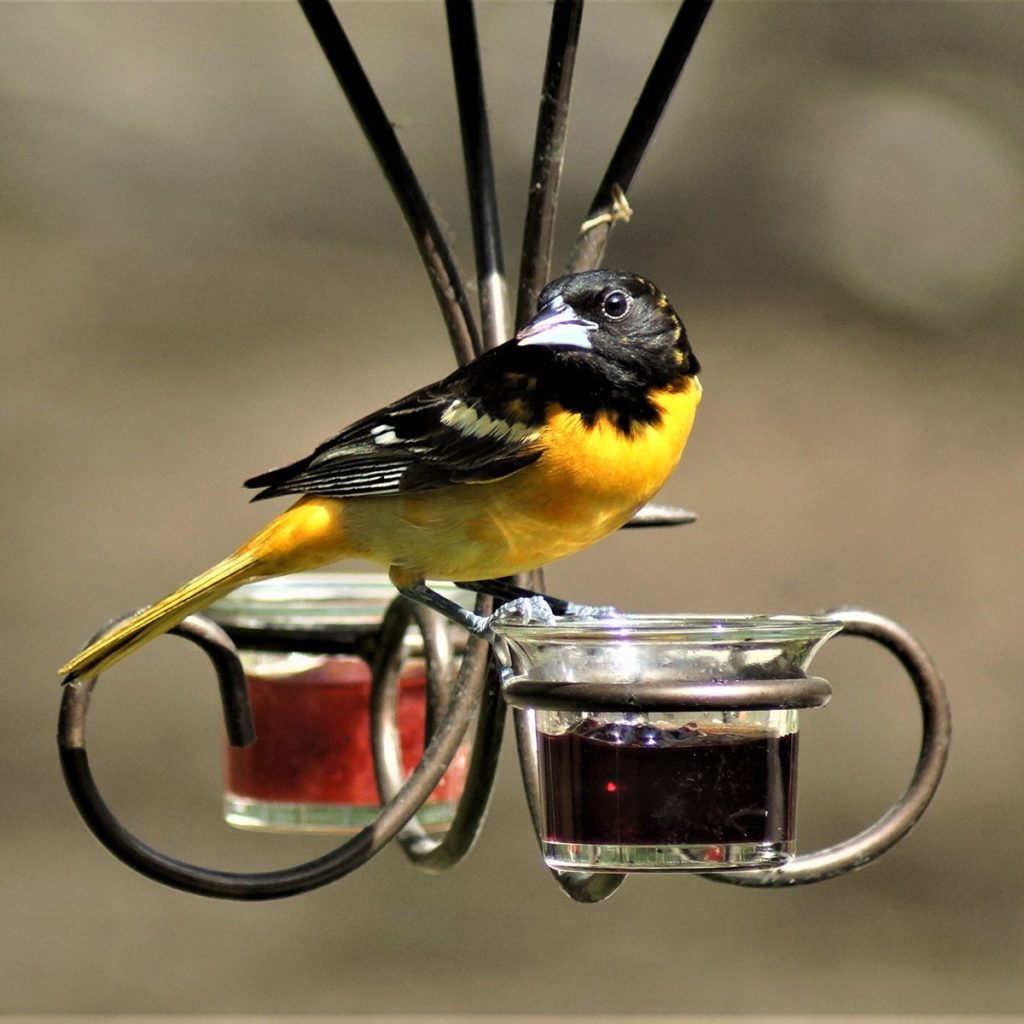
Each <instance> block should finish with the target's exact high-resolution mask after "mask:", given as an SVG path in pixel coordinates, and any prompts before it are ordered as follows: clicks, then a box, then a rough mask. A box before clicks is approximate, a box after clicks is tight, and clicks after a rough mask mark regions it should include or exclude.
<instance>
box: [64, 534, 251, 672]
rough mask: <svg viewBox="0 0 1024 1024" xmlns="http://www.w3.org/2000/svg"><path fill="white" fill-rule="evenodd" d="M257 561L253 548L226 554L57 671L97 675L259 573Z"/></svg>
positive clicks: (102, 637)
mask: <svg viewBox="0 0 1024 1024" xmlns="http://www.w3.org/2000/svg"><path fill="white" fill-rule="evenodd" d="M258 561H259V559H258V558H257V557H256V556H255V555H254V554H253V553H252V552H246V551H244V550H243V551H240V552H236V553H235V554H233V555H231V556H229V557H228V558H225V559H224V561H223V562H218V563H217V564H216V565H215V566H213V568H212V569H207V570H206V572H204V573H200V574H199V575H198V576H196V578H195V579H193V580H190V581H189V582H188V583H186V584H185V585H184V586H183V587H182V588H181V589H180V590H176V591H175V592H174V593H173V594H170V595H169V596H168V597H165V598H164V599H163V600H162V601H157V603H156V604H153V605H150V606H149V607H148V608H143V609H142V611H140V612H138V613H137V614H136V615H133V616H132V617H131V618H130V619H129V620H128V621H127V622H124V623H122V624H121V625H120V626H117V627H116V628H115V629H113V630H112V631H111V632H109V633H107V634H105V635H104V636H101V637H100V638H99V639H98V640H96V641H95V642H94V643H92V644H90V645H89V646H88V647H87V648H86V649H85V650H84V651H82V653H81V654H79V655H77V656H76V657H74V658H72V659H71V660H70V661H69V662H68V663H67V664H66V665H64V666H63V667H62V668H61V670H60V674H61V675H62V676H66V677H68V679H69V680H70V679H73V678H75V677H76V676H94V675H98V674H99V673H100V672H102V671H103V670H104V669H106V668H109V667H110V666H111V665H113V664H114V663H115V662H117V661H120V660H121V659H122V658H124V657H126V656H127V655H129V654H131V653H132V651H134V650H136V649H137V648H139V647H141V646H142V645H143V644H145V643H148V642H149V641H150V640H152V639H154V637H158V636H160V635H161V634H162V633H166V632H167V631H168V630H169V629H173V628H174V627H175V626H176V625H178V623H179V622H181V621H182V620H183V619H184V618H186V617H187V616H189V615H191V614H192V613H193V612H196V611H199V610H200V609H201V608H205V607H206V606H207V605H208V604H212V603H213V602H214V601H216V600H217V599H218V598H219V597H223V596H224V594H226V593H228V592H229V591H231V590H234V589H235V587H238V586H241V584H243V583H247V582H248V581H249V580H252V579H255V578H257V577H258V576H259V575H261V574H260V573H259V571H258V569H257V563H258Z"/></svg>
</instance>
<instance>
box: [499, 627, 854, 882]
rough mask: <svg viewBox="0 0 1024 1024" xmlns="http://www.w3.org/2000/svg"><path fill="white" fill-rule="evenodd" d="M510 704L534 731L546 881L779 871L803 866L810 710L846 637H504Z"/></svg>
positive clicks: (805, 630) (548, 632) (791, 631)
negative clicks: (799, 806)
mask: <svg viewBox="0 0 1024 1024" xmlns="http://www.w3.org/2000/svg"><path fill="white" fill-rule="evenodd" d="M495 628H496V632H497V634H498V636H499V641H498V643H497V645H496V650H497V651H498V656H499V660H500V661H501V662H502V666H503V674H504V680H503V683H504V688H505V694H506V698H507V699H508V701H509V702H510V703H512V704H514V705H517V706H519V707H521V708H524V709H526V711H527V714H528V716H529V718H530V720H531V722H532V726H533V730H534V735H535V743H536V754H537V769H538V789H539V793H540V797H541V804H542V808H541V818H542V835H541V845H542V848H543V853H544V858H545V860H546V862H547V863H548V865H549V866H551V867H555V868H564V869H594V870H614V871H644V870H658V869H669V870H685V869H691V870H699V871H710V870H715V869H725V868H728V869H734V868H738V867H751V868H753V867H773V866H778V865H780V864H783V863H785V862H787V861H788V860H789V859H790V858H791V857H792V856H793V854H794V849H795V838H796V814H795V811H796V779H797V748H798V743H797V740H798V709H799V708H801V707H813V706H819V705H821V704H824V703H825V702H826V701H827V700H828V696H829V689H828V684H827V683H825V681H824V680H821V679H815V678H813V677H809V676H807V674H806V668H807V665H808V663H809V662H810V659H811V657H812V656H813V654H814V652H815V651H816V650H817V649H818V648H819V647H820V646H821V644H822V643H824V642H825V640H827V639H828V638H829V637H830V636H832V635H833V634H834V633H836V632H838V630H839V629H840V628H841V625H840V623H838V622H834V621H832V620H828V619H822V618H809V617H796V616H617V617H614V618H609V619H595V620H582V619H571V618H564V619H561V620H558V621H556V623H555V624H553V625H543V624H536V623H530V624H517V623H509V622H501V623H498V624H497V625H496V627H495Z"/></svg>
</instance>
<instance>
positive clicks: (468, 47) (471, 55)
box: [445, 0, 508, 348]
mask: <svg viewBox="0 0 1024 1024" xmlns="http://www.w3.org/2000/svg"><path fill="white" fill-rule="evenodd" d="M445 13H446V15H447V18H448V42H449V45H450V47H451V54H452V71H453V72H454V76H455V96H456V99H457V101H458V106H459V125H460V128H461V131H462V154H463V159H464V160H465V164H466V184H467V187H468V190H469V210H470V217H471V221H472V224H473V249H474V252H475V255H476V277H477V286H478V288H479V292H480V314H481V323H482V325H483V331H482V334H483V339H482V341H483V346H484V347H485V348H494V347H495V346H497V345H500V344H501V343H502V342H503V341H506V340H507V338H508V297H507V292H506V286H505V263H504V257H503V256H502V252H501V226H500V224H499V219H498V197H497V190H496V187H495V183H494V158H493V156H492V154H491V134H490V128H489V126H488V123H487V103H486V100H485V97H484V78H483V70H482V69H481V67H480V43H479V40H478V38H477V32H476V16H475V14H474V12H473V2H472V0H447V2H446V4H445Z"/></svg>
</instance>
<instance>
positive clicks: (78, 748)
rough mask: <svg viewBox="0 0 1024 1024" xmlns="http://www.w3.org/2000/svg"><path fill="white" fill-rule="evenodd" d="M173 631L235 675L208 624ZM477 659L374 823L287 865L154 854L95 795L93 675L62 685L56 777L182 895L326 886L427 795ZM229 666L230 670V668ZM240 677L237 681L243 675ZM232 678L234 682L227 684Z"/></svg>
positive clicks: (478, 666)
mask: <svg viewBox="0 0 1024 1024" xmlns="http://www.w3.org/2000/svg"><path fill="white" fill-rule="evenodd" d="M173 632H175V633H177V634H178V635H180V636H184V637H185V638H186V639H188V640H191V641H192V642H194V643H199V644H200V646H202V647H203V650H204V651H206V653H207V654H208V655H210V656H211V659H212V660H213V661H214V667H215V669H216V671H217V677H218V680H219V681H220V682H221V685H222V692H223V688H224V686H225V680H226V677H227V676H228V675H230V674H232V673H235V672H237V673H239V674H241V666H240V663H239V662H238V656H237V653H236V652H235V649H234V646H233V645H232V643H231V641H230V640H229V639H228V638H227V636H226V634H223V632H222V631H221V630H220V628H219V627H218V626H216V625H215V624H214V623H212V622H210V621H209V620H207V619H203V618H202V617H200V616H189V618H188V619H186V620H185V622H184V623H182V625H181V627H178V628H177V629H175V630H174V631H173ZM218 634H219V635H218ZM201 638H202V639H201ZM218 648H219V651H220V652H221V653H219V654H217V655H216V656H215V655H214V653H213V652H214V651H215V650H216V649H218ZM481 648H484V649H483V650H481ZM485 664H486V648H485V647H484V645H482V644H478V645H473V646H472V647H471V648H470V649H469V650H468V651H467V654H466V657H465V658H464V660H463V667H462V671H460V674H459V678H458V681H457V682H456V685H455V687H454V688H453V690H452V694H451V699H450V701H449V703H448V707H447V710H446V712H445V714H444V716H443V718H442V719H441V721H440V722H439V723H438V726H437V730H436V731H435V733H434V735H433V736H432V738H431V740H430V743H429V744H428V745H427V749H426V750H425V751H424V754H423V758H422V759H421V760H420V763H419V764H418V765H417V766H416V768H415V769H414V770H413V772H412V774H411V775H410V776H409V778H408V779H407V780H406V782H405V784H404V785H403V786H402V787H401V788H400V789H399V790H398V792H397V793H396V794H395V797H394V799H393V800H390V801H388V802H387V803H386V804H384V805H383V806H382V807H381V809H380V813H379V814H378V815H377V817H376V818H375V819H374V821H373V822H372V823H371V824H369V825H368V826H367V827H366V828H364V829H363V830H362V831H361V832H359V833H358V834H357V835H355V836H353V837H352V838H351V839H349V840H348V841H347V842H345V843H344V844H342V845H341V846H339V847H337V848H336V849H334V850H332V851H331V852H330V853H327V854H324V855H323V856H321V857H317V858H315V859H314V860H310V861H306V862H304V863H302V864H299V865H296V866H295V867H290V868H281V869H278V870H274V871H261V872H251V873H250V872H232V871H220V870H215V869H213V868H204V867H199V866H197V865H195V864H190V863H188V862H187V861H182V860H178V859H177V858H174V857H170V856H168V855H167V854H164V853H161V852H160V851H159V850H155V849H153V848H152V847H151V846H148V845H147V844H146V843H144V842H142V840H141V839H139V838H138V837H136V836H135V835H134V834H133V833H131V832H129V831H128V829H126V828H125V827H124V826H123V825H122V824H121V823H120V821H118V819H117V818H116V817H115V816H114V814H113V812H112V811H111V810H110V808H109V807H108V806H107V804H106V803H105V802H104V800H103V798H102V797H101V796H100V793H99V790H98V788H97V787H96V783H95V781H94V779H93V776H92V771H91V769H90V767H89V759H88V755H87V753H86V743H85V720H86V715H87V713H88V707H89V696H90V694H91V692H92V689H93V687H94V686H95V684H96V682H97V680H98V678H99V677H98V676H97V677H94V678H92V679H86V680H82V679H74V680H71V681H69V682H68V683H67V684H66V685H65V687H64V695H63V699H62V701H61V710H60V722H59V726H58V733H57V742H58V747H59V750H60V759H61V767H62V769H63V772H64V781H65V783H66V785H67V787H68V791H69V792H70V794H71V798H72V800H73V801H74V803H75V806H76V808H77V809H78V812H79V814H81V816H82V818H83V820H84V821H85V823H86V824H87V825H88V826H89V828H90V829H91V830H92V832H93V834H94V835H95V836H96V838H97V839H98V840H99V841H100V842H101V843H102V844H103V845H104V846H105V847H106V848H107V849H108V850H109V851H110V852H111V853H112V854H113V855H114V856H115V857H117V858H118V859H119V860H121V861H122V862H123V863H125V864H127V865H128V866H129V867H130V868H132V869H134V870H135V871H138V872H139V873H140V874H143V875H145V876H146V877H147V878H152V879H153V880H155V881H157V882H161V883H163V884H164V885H168V886H171V887H172V888H175V889H181V890H183V891H185V892H191V893H195V894H196V895H199V896H212V897H217V898H219V899H235V900H269V899H279V898H281V897H284V896H294V895H297V894H298V893H302V892H308V891H309V890H311V889H316V888H319V887H320V886H323V885H327V884H328V883H329V882H333V881H335V880H337V879H339V878H342V877H343V876H345V875H347V874H349V873H350V872H352V871H354V870H355V869H356V868H358V867H360V866H362V865H363V864H365V863H366V862H367V861H368V860H369V859H370V858H371V857H372V856H373V855H374V854H376V853H377V852H378V851H379V850H381V849H382V848H383V847H384V846H386V845H387V844H388V843H389V842H390V841H391V840H392V839H393V838H394V837H395V835H397V834H398V832H399V831H400V830H401V828H402V826H403V825H404V824H405V823H406V822H407V821H408V820H409V819H410V818H411V817H412V816H413V814H415V813H416V811H417V810H418V808H419V807H420V805H421V804H422V803H423V801H424V800H426V798H427V797H428V796H429V795H430V793H431V792H433V790H434V787H435V786H436V785H437V783H438V782H439V781H440V779H441V776H442V775H443V774H444V771H445V768H446V767H447V765H448V764H449V762H450V761H451V759H452V757H453V756H454V755H455V751H456V750H457V749H458V747H459V744H460V743H461V742H462V736H463V734H464V733H465V731H466V728H467V727H468V725H469V722H470V720H471V719H472V717H473V714H474V712H475V710H476V707H477V705H478V703H479V701H480V692H481V690H482V686H483V684H482V668H483V666H484V665H485ZM232 665H234V666H236V667H235V668H232V667H230V666H232ZM242 679H243V682H244V676H243V677H242ZM236 682H237V679H235V680H234V681H232V682H231V685H235V684H236Z"/></svg>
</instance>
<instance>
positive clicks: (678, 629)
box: [492, 613, 843, 643]
mask: <svg viewBox="0 0 1024 1024" xmlns="http://www.w3.org/2000/svg"><path fill="white" fill-rule="evenodd" d="M492 628H493V629H494V632H495V633H497V634H498V636H500V637H503V638H504V639H508V640H522V641H524V642H530V641H534V642H539V641H552V642H558V641H564V642H573V643H579V642H581V641H586V640H591V641H598V642H600V641H614V640H633V641H636V640H648V641H659V640H664V641H675V642H679V641H683V642H686V641H693V642H701V643H708V642H712V643H713V642H716V641H721V642H723V643H734V642H736V641H737V640H739V639H743V638H745V639H753V640H766V641H775V642H779V641H787V640H818V639H826V638H828V637H829V636H832V635H834V634H835V633H837V632H839V630H841V629H842V628H843V624H842V622H840V621H839V620H837V619H830V618H827V617H826V616H822V615H790V614H780V615H765V614H745V613H729V614H718V615H716V614H710V613H697V614H690V613H679V614H673V613H651V614H640V615H631V614H616V615H610V616H607V617H605V618H599V619H598V618H595V619H584V618H576V617H573V616H556V618H555V621H554V622H552V623H543V622H501V621H496V622H494V623H492Z"/></svg>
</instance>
